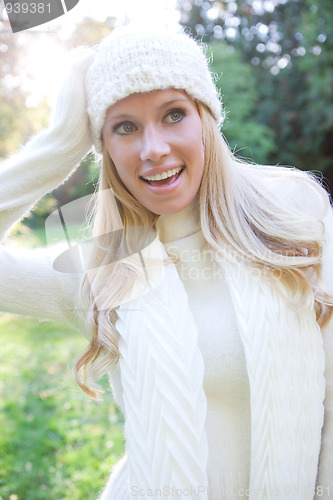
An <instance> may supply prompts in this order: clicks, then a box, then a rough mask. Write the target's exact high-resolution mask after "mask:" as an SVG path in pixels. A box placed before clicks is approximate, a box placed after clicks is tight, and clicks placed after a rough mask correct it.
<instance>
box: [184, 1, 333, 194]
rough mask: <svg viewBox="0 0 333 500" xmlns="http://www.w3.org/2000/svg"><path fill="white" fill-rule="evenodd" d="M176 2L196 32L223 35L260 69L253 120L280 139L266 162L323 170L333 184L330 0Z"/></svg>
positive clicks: (206, 36) (213, 36) (221, 37)
mask: <svg viewBox="0 0 333 500" xmlns="http://www.w3.org/2000/svg"><path fill="white" fill-rule="evenodd" d="M179 6H180V9H181V12H182V14H181V19H182V23H183V24H184V25H186V26H189V27H190V28H191V31H192V32H193V33H194V34H195V35H198V36H199V37H202V38H203V39H204V41H206V42H210V41H212V40H215V41H222V40H224V43H227V44H229V45H231V46H233V47H235V48H237V49H239V50H240V53H241V55H242V59H243V62H244V64H246V65H251V66H253V67H255V72H254V75H255V78H256V87H257V89H258V92H259V99H257V101H256V105H255V107H254V109H253V115H252V119H253V120H254V121H256V122H257V123H259V124H264V125H266V126H268V127H270V128H271V129H272V130H273V131H274V133H275V138H276V139H275V141H276V147H275V148H274V149H272V150H270V151H268V153H269V154H268V155H267V162H270V163H284V164H291V165H295V166H296V167H298V168H302V169H305V170H307V169H309V170H319V171H321V172H324V174H325V176H326V178H327V179H328V181H329V184H330V185H331V188H332V187H333V159H332V149H333V146H332V144H333V137H332V135H333V127H332V121H333V118H332V117H333V114H332V106H333V98H332V97H333V96H332V88H333V66H332V62H333V42H332V39H333V24H332V18H333V2H332V1H331V0H274V1H273V0H255V1H253V0H236V1H234V0H179ZM228 71H229V67H226V68H225V74H226V73H227V72H228ZM233 118H234V117H233ZM234 119H235V118H234ZM249 139H250V138H249ZM244 146H250V147H251V144H244ZM255 160H257V158H255Z"/></svg>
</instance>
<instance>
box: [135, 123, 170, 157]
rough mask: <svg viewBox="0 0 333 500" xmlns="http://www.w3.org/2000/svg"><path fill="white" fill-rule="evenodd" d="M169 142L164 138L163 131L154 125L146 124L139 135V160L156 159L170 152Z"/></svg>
mask: <svg viewBox="0 0 333 500" xmlns="http://www.w3.org/2000/svg"><path fill="white" fill-rule="evenodd" d="M170 149H171V148H170V144H169V143H168V141H167V140H166V137H165V135H164V134H163V131H162V130H160V129H159V128H158V127H157V126H155V125H150V126H147V127H146V128H145V129H144V131H143V133H142V137H141V147H140V159H141V161H148V160H151V161H158V160H159V159H160V158H162V157H163V156H165V155H167V154H168V153H170Z"/></svg>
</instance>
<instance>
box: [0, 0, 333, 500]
mask: <svg viewBox="0 0 333 500" xmlns="http://www.w3.org/2000/svg"><path fill="white" fill-rule="evenodd" d="M92 4H93V5H92ZM131 19H135V20H136V21H140V20H142V22H148V23H152V24H153V23H155V22H157V21H158V22H159V23H160V22H161V19H162V20H163V22H164V23H165V24H166V25H169V26H172V25H176V24H178V23H180V24H182V25H183V26H185V27H186V28H187V30H189V31H190V32H191V33H192V34H193V35H194V36H197V37H198V38H199V39H200V40H202V42H204V43H206V44H207V52H208V53H209V54H210V58H211V67H212V70H213V71H214V73H215V74H216V79H217V84H218V86H219V88H220V89H221V93H222V96H223V101H224V105H225V109H226V116H227V117H226V121H225V123H224V126H223V133H224V134H225V136H226V138H227V140H228V142H229V144H230V146H231V148H232V149H233V150H234V151H235V152H236V153H237V154H238V155H239V156H241V157H245V158H250V159H251V160H252V161H255V162H257V163H263V164H280V165H290V166H295V167H297V168H300V169H302V170H311V171H313V172H316V173H317V174H318V175H322V176H323V182H324V184H325V185H326V187H327V189H329V190H330V191H332V189H333V154H332V153H333V95H332V93H333V2H332V0H215V1H213V0H178V1H177V0H141V1H140V2H137V1H135V0H123V1H121V2H120V1H119V0H114V1H110V0H105V1H104V0H96V1H95V2H93V3H92V2H90V1H88V0H80V2H79V4H78V6H77V7H75V8H74V9H73V10H72V11H70V12H69V13H68V14H66V15H65V16H63V17H61V18H59V19H57V20H54V21H53V22H50V23H48V24H45V25H43V26H40V27H37V28H34V29H31V30H28V31H25V32H21V33H17V34H15V35H14V34H13V33H12V32H11V30H10V25H9V22H8V18H7V16H6V13H5V11H4V6H3V3H1V4H0V60H1V64H0V157H7V156H9V155H11V154H14V153H15V151H17V149H18V148H19V147H20V146H21V145H22V144H24V142H25V141H26V140H27V139H28V138H29V137H31V136H32V135H33V134H35V133H36V132H38V130H40V129H41V128H43V127H45V126H46V125H47V120H48V116H49V112H50V106H51V105H52V99H53V97H52V96H54V94H55V91H56V88H57V86H58V84H59V82H60V80H61V73H62V71H63V67H64V64H65V60H66V52H67V51H68V50H69V49H71V48H73V47H76V46H79V45H90V44H95V43H97V42H98V41H99V40H100V39H101V38H102V37H103V36H105V35H106V34H107V33H109V32H110V30H112V29H113V28H114V27H115V25H117V24H119V23H122V22H124V21H126V20H131ZM0 168H1V164H0ZM45 168H47V162H46V165H45ZM97 177H98V168H97V167H96V164H95V161H94V158H93V156H92V155H90V156H88V157H87V158H86V159H85V160H84V162H83V163H82V166H81V168H80V169H79V170H78V171H77V172H76V174H75V175H74V176H72V178H71V179H70V180H69V181H68V182H67V183H66V184H65V185H63V186H61V187H60V188H58V189H56V190H55V191H53V192H52V193H50V194H49V195H47V196H45V197H44V198H43V199H42V200H40V201H39V202H38V204H37V205H36V207H35V209H34V211H33V212H32V213H30V214H28V216H27V217H26V218H25V219H24V221H22V222H20V223H18V224H17V225H16V226H15V227H14V228H13V231H12V233H11V235H10V237H9V238H8V240H7V241H6V244H8V245H19V246H36V245H43V244H45V234H44V221H45V218H46V217H47V216H48V215H49V214H50V212H52V211H53V210H54V209H55V208H56V207H57V206H59V205H60V206H61V205H63V204H65V203H68V202H69V201H71V200H73V199H76V198H79V197H81V196H84V195H86V194H89V193H91V192H93V190H94V186H95V183H96V180H97ZM0 341H1V343H0V346H1V347H0V391H1V393H0V396H1V399H0V500H61V499H63V500H83V499H84V500H87V499H94V498H96V497H97V495H98V492H99V491H100V489H101V488H102V486H103V484H104V482H105V480H106V477H107V474H108V471H109V469H110V468H111V466H112V465H113V464H114V463H115V462H116V461H117V459H118V458H119V457H120V456H121V454H122V453H123V452H124V440H123V435H122V430H123V421H122V417H121V415H120V413H119V412H118V410H117V409H116V407H115V405H114V402H113V399H112V395H111V393H110V391H109V390H108V389H107V387H108V384H107V380H106V379H104V380H102V385H103V386H104V387H105V389H106V392H105V394H104V396H103V399H102V400H101V401H100V402H94V401H91V400H89V399H88V398H87V397H86V396H85V395H83V394H82V393H81V392H80V390H79V389H78V388H77V386H76V384H75V383H74V381H73V379H72V377H71V373H70V371H71V365H72V362H73V359H74V358H75V357H76V356H78V355H79V354H80V352H81V351H82V350H83V349H84V348H85V341H84V340H83V338H82V337H81V336H80V333H79V332H77V331H74V330H73V329H72V328H70V327H68V326H67V325H63V324H60V323H55V322H39V321H38V320H35V319H26V318H23V319H22V318H16V317H14V316H13V315H8V314H3V315H2V316H0Z"/></svg>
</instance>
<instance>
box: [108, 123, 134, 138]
mask: <svg viewBox="0 0 333 500" xmlns="http://www.w3.org/2000/svg"><path fill="white" fill-rule="evenodd" d="M135 130H136V127H135V125H134V124H133V123H131V122H124V123H119V124H118V125H116V126H115V127H114V128H113V131H114V133H115V134H119V135H127V134H131V133H132V132H134V131H135Z"/></svg>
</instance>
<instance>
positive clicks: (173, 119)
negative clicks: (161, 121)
mask: <svg viewBox="0 0 333 500" xmlns="http://www.w3.org/2000/svg"><path fill="white" fill-rule="evenodd" d="M184 116H185V112H184V111H182V110H181V109H175V110H173V111H171V112H170V113H169V114H167V116H166V118H165V121H166V122H167V123H177V122H180V121H181V120H182V119H183V118H184Z"/></svg>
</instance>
